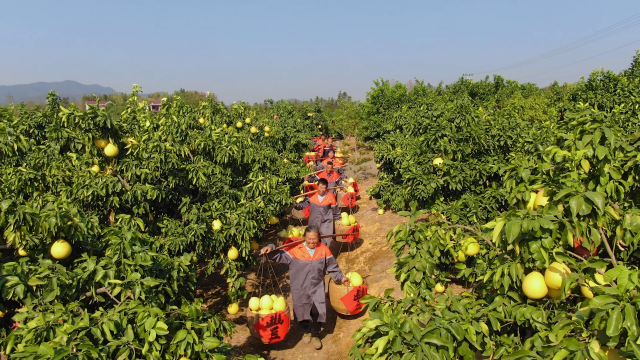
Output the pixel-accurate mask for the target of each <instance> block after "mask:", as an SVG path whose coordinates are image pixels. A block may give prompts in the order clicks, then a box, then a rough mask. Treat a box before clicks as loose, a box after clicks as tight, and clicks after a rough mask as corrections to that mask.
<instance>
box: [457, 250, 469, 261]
mask: <svg viewBox="0 0 640 360" xmlns="http://www.w3.org/2000/svg"><path fill="white" fill-rule="evenodd" d="M458 261H460V262H465V261H467V255H465V254H464V253H463V252H462V251H460V250H458Z"/></svg>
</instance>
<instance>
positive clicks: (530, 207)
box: [527, 192, 536, 210]
mask: <svg viewBox="0 0 640 360" xmlns="http://www.w3.org/2000/svg"><path fill="white" fill-rule="evenodd" d="M535 204H536V193H534V192H532V193H529V202H528V203H527V210H533V209H534V205H535Z"/></svg>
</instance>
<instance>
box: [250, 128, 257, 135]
mask: <svg viewBox="0 0 640 360" xmlns="http://www.w3.org/2000/svg"><path fill="white" fill-rule="evenodd" d="M250 131H251V133H252V134H257V133H258V128H257V127H255V126H252V127H251V129H250Z"/></svg>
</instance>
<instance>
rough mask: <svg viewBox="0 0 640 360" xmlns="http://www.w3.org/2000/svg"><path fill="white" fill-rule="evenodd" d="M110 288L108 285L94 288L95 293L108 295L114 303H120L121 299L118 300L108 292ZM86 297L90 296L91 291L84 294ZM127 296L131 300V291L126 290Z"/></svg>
mask: <svg viewBox="0 0 640 360" xmlns="http://www.w3.org/2000/svg"><path fill="white" fill-rule="evenodd" d="M109 290H110V288H108V287H106V286H105V287H101V288H99V289H96V294H107V295H109V297H110V298H111V299H113V301H115V302H116V303H118V305H120V304H121V301H118V299H116V298H115V297H113V295H111V293H110V292H109ZM85 296H86V297H92V296H93V294H92V293H91V292H88V293H86V294H85ZM127 298H129V299H131V300H133V295H132V294H131V291H129V290H127Z"/></svg>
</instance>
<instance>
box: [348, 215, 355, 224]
mask: <svg viewBox="0 0 640 360" xmlns="http://www.w3.org/2000/svg"><path fill="white" fill-rule="evenodd" d="M349 223H350V224H351V225H355V224H356V217H355V216H353V215H349Z"/></svg>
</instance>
